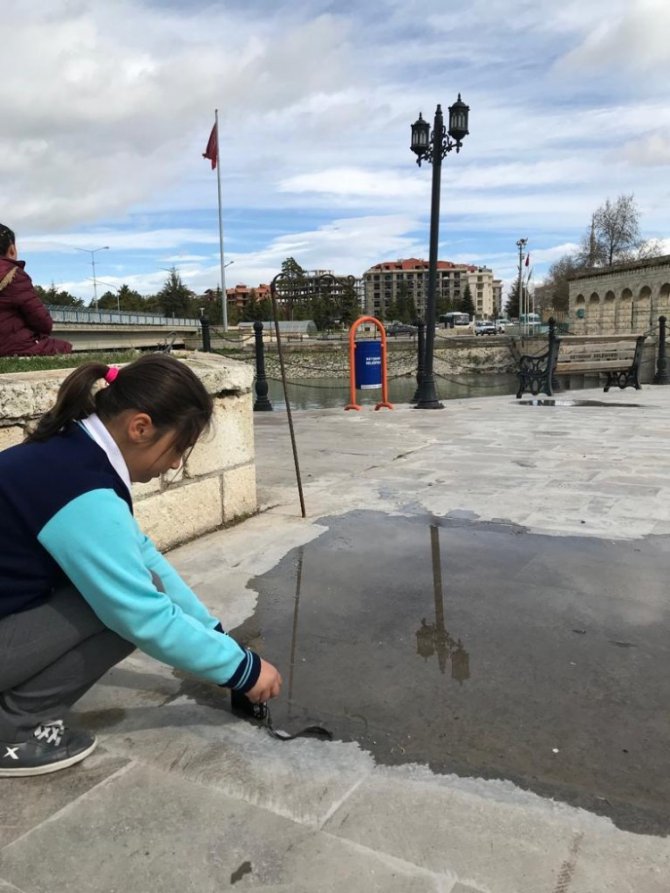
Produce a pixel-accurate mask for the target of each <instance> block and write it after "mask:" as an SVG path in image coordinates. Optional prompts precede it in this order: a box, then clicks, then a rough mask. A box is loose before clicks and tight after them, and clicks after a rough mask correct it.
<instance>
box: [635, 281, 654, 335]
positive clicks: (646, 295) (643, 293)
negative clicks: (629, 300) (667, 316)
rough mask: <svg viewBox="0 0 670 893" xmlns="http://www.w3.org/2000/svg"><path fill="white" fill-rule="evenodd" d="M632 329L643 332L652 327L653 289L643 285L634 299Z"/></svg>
mask: <svg viewBox="0 0 670 893" xmlns="http://www.w3.org/2000/svg"><path fill="white" fill-rule="evenodd" d="M631 327H632V328H631V331H633V332H637V333H638V334H641V333H642V332H646V331H647V330H648V329H650V328H651V289H650V288H649V286H648V285H643V286H642V288H641V289H640V291H639V293H638V295H637V297H636V298H635V299H634V300H633V312H632V314H631Z"/></svg>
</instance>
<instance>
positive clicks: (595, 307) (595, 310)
mask: <svg viewBox="0 0 670 893" xmlns="http://www.w3.org/2000/svg"><path fill="white" fill-rule="evenodd" d="M601 312H602V305H601V303H600V295H599V294H598V292H596V291H594V292H592V293H591V295H590V296H589V302H588V304H587V305H586V334H587V335H597V334H598V333H599V332H600V325H601Z"/></svg>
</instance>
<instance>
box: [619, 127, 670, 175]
mask: <svg viewBox="0 0 670 893" xmlns="http://www.w3.org/2000/svg"><path fill="white" fill-rule="evenodd" d="M621 154H622V155H623V157H624V158H625V159H626V161H628V162H629V163H630V164H632V165H635V166H640V167H656V166H661V165H669V164H670V131H660V132H656V133H648V134H646V135H645V136H643V137H640V138H639V139H635V140H630V141H629V142H627V143H625V144H624V146H623V148H622V150H621Z"/></svg>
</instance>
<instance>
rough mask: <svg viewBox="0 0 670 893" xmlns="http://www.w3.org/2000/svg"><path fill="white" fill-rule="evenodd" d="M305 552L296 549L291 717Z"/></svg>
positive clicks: (290, 680)
mask: <svg viewBox="0 0 670 893" xmlns="http://www.w3.org/2000/svg"><path fill="white" fill-rule="evenodd" d="M304 555H305V550H304V549H303V548H302V547H300V549H298V561H297V571H296V577H295V602H294V605H293V626H292V627H291V657H290V659H289V665H288V666H289V669H288V716H289V719H291V717H292V710H291V708H292V707H293V671H294V669H295V649H296V645H297V642H298V614H299V612H300V589H301V587H302V561H303V558H304Z"/></svg>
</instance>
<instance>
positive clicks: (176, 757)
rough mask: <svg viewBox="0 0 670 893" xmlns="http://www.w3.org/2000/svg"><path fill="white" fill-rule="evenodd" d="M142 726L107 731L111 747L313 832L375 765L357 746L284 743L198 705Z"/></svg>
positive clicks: (180, 708)
mask: <svg viewBox="0 0 670 893" xmlns="http://www.w3.org/2000/svg"><path fill="white" fill-rule="evenodd" d="M167 711H170V716H171V719H170V720H167V718H166V715H167ZM177 716H178V719H177V718H176V717H177ZM142 725H143V726H145V727H143V728H138V727H137V726H135V727H134V728H133V725H132V722H130V723H128V722H126V723H125V724H123V725H121V726H120V727H117V728H115V729H114V730H112V731H111V732H108V733H106V734H104V736H103V740H104V742H105V746H106V747H107V748H109V749H110V750H111V751H113V752H115V753H118V754H119V755H120V756H123V757H126V758H128V759H132V760H133V761H136V762H140V763H143V764H148V765H151V766H154V767H156V768H159V769H163V770H165V771H169V772H174V773H177V774H178V775H179V776H180V777H181V778H184V779H187V780H189V781H192V782H194V783H195V784H202V785H206V786H207V787H208V788H210V789H212V790H219V791H221V792H223V793H225V794H227V795H228V796H231V797H234V798H236V799H239V800H244V801H245V802H246V803H250V804H253V805H255V806H261V807H264V808H265V809H268V810H271V811H272V812H275V813H277V814H278V815H282V816H285V817H287V818H290V819H293V820H294V821H296V822H300V823H302V824H306V825H310V826H313V827H320V826H321V825H322V824H323V822H324V821H325V820H326V819H327V817H328V816H329V815H330V814H331V812H333V811H334V810H335V809H336V808H337V806H338V805H339V804H340V803H341V802H342V801H343V800H344V799H346V797H347V796H348V795H349V793H350V792H351V791H352V790H353V789H354V788H355V787H356V786H357V785H358V784H360V783H361V782H362V781H363V779H365V778H366V777H367V776H369V775H370V773H371V772H372V770H373V767H374V762H373V760H372V757H371V756H370V755H369V754H368V753H366V752H365V751H363V750H361V749H360V748H359V747H358V745H356V744H343V743H339V744H337V745H335V746H332V745H328V744H327V743H325V742H323V741H317V740H313V739H308V738H300V739H297V740H295V741H291V742H278V741H274V740H273V739H271V738H270V737H269V736H268V734H267V732H266V731H265V729H261V728H256V727H255V726H253V725H251V724H250V723H246V722H244V721H241V720H238V719H236V718H235V717H233V716H231V715H230V714H228V713H226V712H225V711H223V710H222V711H217V710H211V709H208V708H207V707H203V706H201V705H197V704H192V703H190V704H189V703H182V704H171V705H170V707H168V708H166V707H163V708H161V710H160V711H159V715H157V716H156V717H155V719H154V720H153V721H149V722H147V723H145V722H144V721H142Z"/></svg>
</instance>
